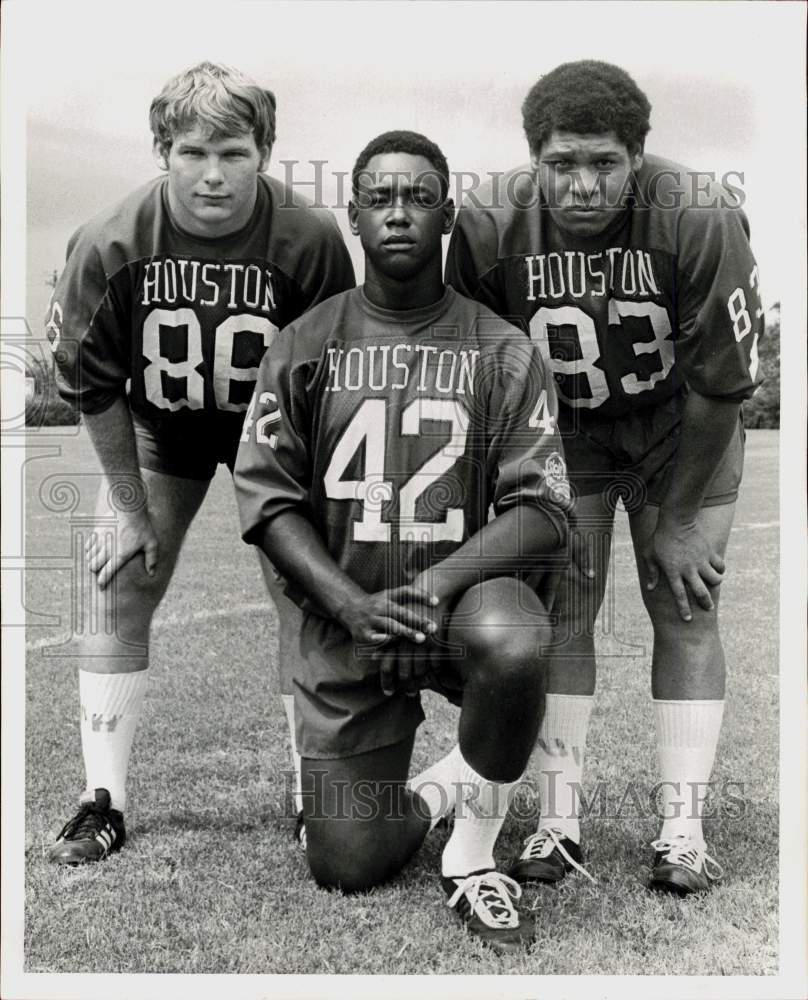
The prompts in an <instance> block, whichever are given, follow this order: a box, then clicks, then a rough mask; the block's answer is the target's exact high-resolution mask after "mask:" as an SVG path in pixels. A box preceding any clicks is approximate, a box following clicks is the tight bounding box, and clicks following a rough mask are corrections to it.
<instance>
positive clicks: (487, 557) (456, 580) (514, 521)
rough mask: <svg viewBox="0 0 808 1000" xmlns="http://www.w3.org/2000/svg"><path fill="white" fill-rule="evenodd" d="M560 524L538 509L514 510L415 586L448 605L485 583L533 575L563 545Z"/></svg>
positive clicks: (421, 576)
mask: <svg viewBox="0 0 808 1000" xmlns="http://www.w3.org/2000/svg"><path fill="white" fill-rule="evenodd" d="M558 524H559V521H558V520H551V518H550V517H549V516H548V515H547V514H546V513H545V512H544V511H543V510H541V509H540V508H538V507H530V506H517V507H512V508H511V509H510V510H507V511H505V513H504V514H500V515H499V516H498V517H496V518H494V520H493V521H490V522H489V523H488V524H486V525H485V526H484V527H483V528H482V529H481V530H480V531H478V532H477V534H476V535H474V536H472V537H471V538H469V539H468V541H467V542H465V543H464V544H463V545H461V546H460V548H459V549H456V550H455V551H454V552H453V553H452V554H451V555H449V556H447V557H446V558H445V559H444V560H442V561H441V562H439V563H436V564H435V565H434V566H431V567H430V568H429V569H428V570H425V571H424V572H423V573H420V574H419V575H418V577H416V579H415V580H414V581H413V582H414V584H415V585H416V586H419V587H422V588H423V589H424V590H426V591H428V592H429V593H432V594H435V596H436V597H438V598H439V599H440V600H441V601H446V600H450V599H451V598H453V597H456V596H458V595H459V594H462V593H463V592H464V591H465V590H468V589H469V587H473V586H475V584H478V583H480V582H481V580H483V579H487V578H490V577H495V576H509V575H513V574H515V573H518V572H520V571H523V572H524V571H526V570H530V571H534V570H535V569H536V561H537V560H540V559H541V557H542V556H547V555H550V554H551V553H552V552H556V551H557V550H558V549H559V548H561V546H562V545H563V544H564V541H565V539H564V538H563V537H562V536H561V534H560V532H559V527H558Z"/></svg>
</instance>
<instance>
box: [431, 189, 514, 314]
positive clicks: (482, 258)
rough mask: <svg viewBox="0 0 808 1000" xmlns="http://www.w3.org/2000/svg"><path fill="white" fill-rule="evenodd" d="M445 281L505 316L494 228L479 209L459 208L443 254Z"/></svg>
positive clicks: (505, 306)
mask: <svg viewBox="0 0 808 1000" xmlns="http://www.w3.org/2000/svg"><path fill="white" fill-rule="evenodd" d="M445 276H446V284H447V285H451V286H452V288H454V290H455V291H456V292H460V294H461V295H465V296H466V297H467V298H470V299H474V300H475V301H476V302H480V303H482V305H484V306H488V308H489V309H491V310H493V311H494V312H495V313H497V315H499V316H502V315H504V313H505V311H506V309H507V304H506V302H505V299H504V296H503V295H502V292H501V288H500V284H499V280H498V279H499V269H498V268H497V231H496V225H495V223H494V220H493V219H492V218H491V217H490V215H488V214H487V213H484V212H482V211H473V210H472V209H470V208H467V207H464V208H461V209H460V211H459V212H458V213H457V222H456V223H455V227H454V230H453V232H452V236H451V239H450V240H449V249H448V251H447V254H446V269H445Z"/></svg>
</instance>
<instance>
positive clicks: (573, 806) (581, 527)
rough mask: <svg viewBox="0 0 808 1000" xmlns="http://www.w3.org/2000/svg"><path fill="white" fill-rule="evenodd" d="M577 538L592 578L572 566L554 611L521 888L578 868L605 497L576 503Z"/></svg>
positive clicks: (605, 544)
mask: <svg viewBox="0 0 808 1000" xmlns="http://www.w3.org/2000/svg"><path fill="white" fill-rule="evenodd" d="M576 516H577V520H578V531H579V532H580V533H581V534H583V535H584V538H585V541H586V543H587V547H588V549H589V552H590V553H591V556H592V558H593V562H592V565H593V568H594V570H595V577H594V579H589V578H587V577H586V576H584V575H583V574H582V573H581V572H580V570H579V569H578V567H577V566H576V565H575V564H574V563H571V564H570V566H569V567H568V570H567V572H566V574H565V575H564V577H563V578H562V580H561V584H560V587H559V590H558V594H557V597H556V602H555V605H554V607H553V614H554V615H555V616H556V625H555V627H554V630H553V642H552V645H551V647H550V649H549V658H548V664H547V698H546V708H545V713H544V718H543V720H542V723H541V727H540V729H539V738H538V748H537V751H536V764H537V765H538V778H539V800H540V803H541V813H540V816H539V822H538V825H537V827H536V832H535V833H534V834H531V836H529V837H528V838H527V839H526V840H525V842H524V845H523V849H522V852H521V854H520V855H519V857H518V858H517V859H516V861H515V862H514V863H513V865H512V866H511V868H510V870H509V872H510V874H511V875H512V876H513V877H514V878H515V879H517V880H518V881H519V882H522V883H533V882H545V883H556V882H559V881H560V880H561V879H563V878H564V877H565V875H566V874H567V873H568V872H569V871H571V870H573V869H577V870H578V871H582V872H584V869H583V867H582V865H581V861H582V854H581V849H580V842H581V830H580V825H579V820H578V810H579V806H580V797H579V789H580V787H581V782H582V780H583V768H584V753H585V749H586V735H587V730H588V728H589V717H590V715H591V712H592V704H593V701H594V692H595V621H596V619H597V616H598V612H599V610H600V606H601V604H602V603H603V596H604V594H605V591H606V581H607V578H608V572H609V557H610V553H611V545H612V528H613V523H614V499H613V498H612V497H611V496H610V495H609V494H608V493H596V494H591V495H584V496H580V497H578V499H577V501H576Z"/></svg>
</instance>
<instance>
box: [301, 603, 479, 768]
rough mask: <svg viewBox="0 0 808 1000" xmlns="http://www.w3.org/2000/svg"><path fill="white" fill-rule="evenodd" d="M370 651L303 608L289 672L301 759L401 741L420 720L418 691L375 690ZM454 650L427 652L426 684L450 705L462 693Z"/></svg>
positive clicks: (375, 671) (339, 754) (374, 665)
mask: <svg viewBox="0 0 808 1000" xmlns="http://www.w3.org/2000/svg"><path fill="white" fill-rule="evenodd" d="M423 651H424V653H426V647H423ZM372 652H373V649H372V647H361V646H358V645H357V644H356V642H355V640H354V639H353V638H352V636H351V635H349V634H348V633H347V632H346V631H345V629H344V628H342V627H341V626H339V625H338V624H337V623H336V622H333V621H330V620H328V619H324V618H321V617H320V616H319V615H315V614H312V613H304V618H303V628H302V630H301V633H300V658H301V660H302V663H301V664H300V668H299V669H298V670H297V671H296V676H295V724H296V730H297V732H296V738H297V749H298V753H300V755H301V756H302V757H309V758H312V759H315V760H317V759H321V760H325V759H333V758H342V757H354V756H356V754H360V753H366V752H368V751H370V750H378V749H379V748H381V747H386V746H391V745H392V744H394V743H399V742H400V741H401V740H404V739H407V738H408V737H410V736H411V735H412V734H413V733H414V732H415V730H416V729H417V728H418V726H419V725H420V724H421V723H422V722H423V720H424V711H423V709H422V708H421V699H420V697H408V696H407V695H406V694H404V693H403V692H401V691H397V692H396V693H395V694H393V695H385V694H384V693H383V692H382V688H381V682H380V679H379V663H378V661H377V660H373V659H371V653H372ZM452 654H454V656H453V655H452ZM459 655H462V650H460V649H458V648H456V647H453V646H449V645H448V644H447V645H446V646H445V647H443V650H442V651H438V652H437V653H433V654H431V655H430V668H429V670H428V672H427V678H428V679H427V684H426V686H427V687H429V688H432V689H433V690H436V691H438V692H439V693H440V694H442V695H444V697H446V698H448V699H449V700H450V701H451V702H452V703H453V704H455V705H459V704H460V702H461V700H462V692H463V684H462V678H461V675H460V672H459V669H458V667H457V656H459Z"/></svg>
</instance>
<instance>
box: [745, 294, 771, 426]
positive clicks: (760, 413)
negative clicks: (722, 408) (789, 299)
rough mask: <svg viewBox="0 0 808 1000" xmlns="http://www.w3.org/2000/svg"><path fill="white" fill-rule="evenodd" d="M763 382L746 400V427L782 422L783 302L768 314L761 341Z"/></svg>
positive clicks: (759, 347)
mask: <svg viewBox="0 0 808 1000" xmlns="http://www.w3.org/2000/svg"><path fill="white" fill-rule="evenodd" d="M758 353H759V357H760V367H761V370H762V372H763V378H764V382H763V385H762V386H761V387H760V388H759V389H758V391H757V392H756V393H755V395H754V396H753V397H752V399H750V400H747V401H746V402H745V403H744V404H743V420H744V424H745V425H746V426H747V427H779V426H780V303H779V302H777V303H775V304H774V305H773V306H772V308H771V309H770V310H769V312H768V314H767V316H766V336H765V337H763V338H762V339H761V341H760V343H759V345H758Z"/></svg>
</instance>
